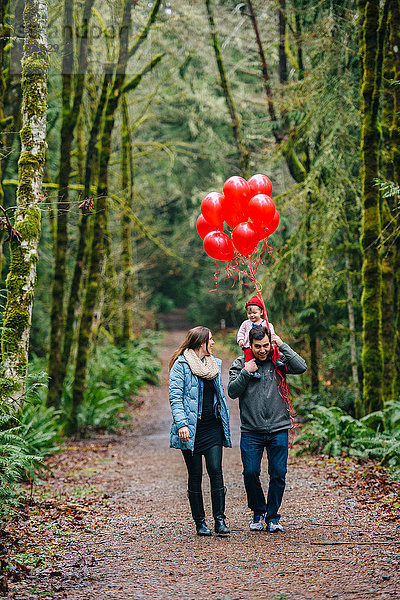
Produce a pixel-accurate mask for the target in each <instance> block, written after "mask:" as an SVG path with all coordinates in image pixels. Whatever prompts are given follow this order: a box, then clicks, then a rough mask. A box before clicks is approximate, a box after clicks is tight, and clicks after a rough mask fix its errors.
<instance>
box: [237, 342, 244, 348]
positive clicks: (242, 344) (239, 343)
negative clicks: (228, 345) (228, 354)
mask: <svg viewBox="0 0 400 600" xmlns="http://www.w3.org/2000/svg"><path fill="white" fill-rule="evenodd" d="M238 345H239V346H240V347H241V348H243V346H244V341H243V340H239V341H238Z"/></svg>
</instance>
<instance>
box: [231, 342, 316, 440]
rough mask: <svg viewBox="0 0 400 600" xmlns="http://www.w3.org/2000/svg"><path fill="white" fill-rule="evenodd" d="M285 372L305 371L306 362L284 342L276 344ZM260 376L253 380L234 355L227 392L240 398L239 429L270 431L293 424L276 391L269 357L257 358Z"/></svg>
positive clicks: (277, 387)
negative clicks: (264, 358) (261, 359)
mask: <svg viewBox="0 0 400 600" xmlns="http://www.w3.org/2000/svg"><path fill="white" fill-rule="evenodd" d="M279 352H280V355H281V359H282V361H283V362H284V363H285V364H286V367H287V373H291V374H298V375H300V374H301V373H304V371H305V370H306V369H307V364H306V362H305V360H304V359H303V358H301V356H299V355H298V354H297V353H296V352H295V351H294V350H292V348H291V347H290V346H289V345H288V344H286V343H283V344H281V345H280V346H279ZM256 362H257V366H258V372H259V373H260V374H261V379H256V378H255V377H253V376H252V375H250V373H248V372H247V371H246V369H245V368H244V357H239V358H237V359H236V360H235V361H234V363H233V364H232V366H231V368H230V370H229V383H228V394H229V396H230V397H231V398H239V408H240V420H241V430H242V431H260V432H265V433H273V432H275V431H280V430H282V429H290V427H291V426H292V424H291V421H290V416H289V412H288V410H287V409H286V407H285V404H284V401H283V398H282V396H281V394H280V392H279V386H278V382H277V377H278V376H275V367H274V365H273V362H272V360H271V358H270V356H268V358H267V359H266V360H264V361H260V360H257V361H256Z"/></svg>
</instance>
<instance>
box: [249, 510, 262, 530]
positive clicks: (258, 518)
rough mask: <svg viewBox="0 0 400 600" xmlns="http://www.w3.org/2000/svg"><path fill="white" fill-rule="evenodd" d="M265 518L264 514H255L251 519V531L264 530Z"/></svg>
mask: <svg viewBox="0 0 400 600" xmlns="http://www.w3.org/2000/svg"><path fill="white" fill-rule="evenodd" d="M263 519H264V515H256V514H254V515H253V518H252V520H251V521H250V531H263V529H264V525H263Z"/></svg>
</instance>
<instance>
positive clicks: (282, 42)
mask: <svg viewBox="0 0 400 600" xmlns="http://www.w3.org/2000/svg"><path fill="white" fill-rule="evenodd" d="M279 81H280V83H281V84H284V83H287V58H286V0H279Z"/></svg>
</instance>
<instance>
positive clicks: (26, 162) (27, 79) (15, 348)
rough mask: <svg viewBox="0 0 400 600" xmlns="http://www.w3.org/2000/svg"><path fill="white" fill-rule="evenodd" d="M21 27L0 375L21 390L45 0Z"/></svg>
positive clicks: (42, 95) (39, 146)
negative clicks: (16, 155) (18, 123)
mask: <svg viewBox="0 0 400 600" xmlns="http://www.w3.org/2000/svg"><path fill="white" fill-rule="evenodd" d="M24 28H25V29H24V31H25V35H26V38H25V43H24V55H23V60H22V93H23V100H22V129H21V155H20V159H19V162H18V171H19V172H18V176H19V184H18V190H17V209H16V212H15V229H16V230H18V231H19V232H20V234H21V236H22V241H21V243H18V242H17V241H16V240H15V239H14V240H12V242H11V264H10V272H9V274H8V277H7V305H6V310H5V318H4V332H3V337H2V358H3V362H2V376H3V377H5V378H8V379H10V380H12V381H13V382H15V383H18V385H19V387H20V389H22V391H24V390H25V386H26V374H27V367H28V348H29V333H30V327H31V320H32V307H33V298H34V287H35V283H36V263H37V260H38V253H37V247H38V243H39V237H40V220H41V213H40V208H39V202H40V194H41V191H42V179H43V165H44V160H45V150H46V106H47V68H48V47H47V2H46V1H45V0H26V3H25V10H24ZM14 397H15V394H14Z"/></svg>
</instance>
